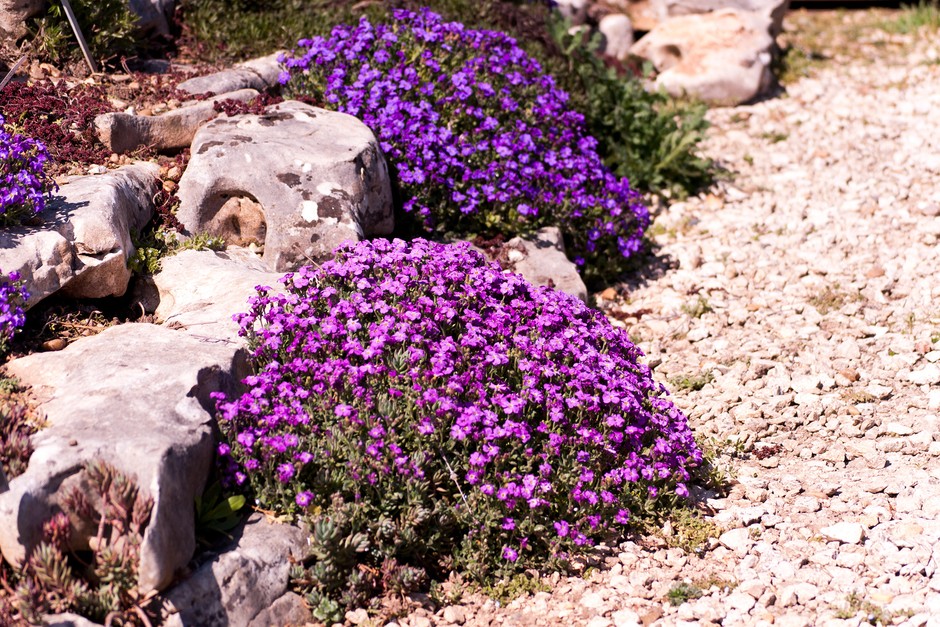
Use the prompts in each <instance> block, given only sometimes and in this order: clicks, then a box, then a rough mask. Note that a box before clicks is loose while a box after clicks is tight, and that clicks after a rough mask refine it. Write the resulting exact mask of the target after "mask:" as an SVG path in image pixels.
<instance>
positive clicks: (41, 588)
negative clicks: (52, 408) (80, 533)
mask: <svg viewBox="0 0 940 627" xmlns="http://www.w3.org/2000/svg"><path fill="white" fill-rule="evenodd" d="M62 506H63V508H64V510H65V511H64V512H59V513H57V514H56V515H54V516H53V517H52V518H51V519H50V520H49V521H47V522H46V524H45V525H43V542H42V543H41V544H40V545H39V546H38V547H36V548H35V550H33V551H32V552H31V553H30V554H29V555H28V556H27V558H26V560H25V561H24V562H23V564H22V565H21V566H20V567H19V568H18V569H17V570H16V571H15V572H13V571H12V570H11V569H9V568H8V567H4V572H3V573H2V579H0V618H2V619H4V620H5V621H9V622H6V623H4V624H22V623H24V622H26V623H28V624H34V625H38V624H41V622H42V621H41V617H42V615H43V614H49V613H61V612H75V613H78V614H80V615H82V616H84V617H86V618H89V619H91V620H93V621H97V622H106V623H107V624H109V625H150V624H152V622H151V618H152V616H151V617H148V607H147V606H148V604H149V601H150V597H148V596H144V595H141V594H140V592H139V590H138V588H137V568H138V563H139V557H140V543H141V541H142V539H143V533H144V529H145V528H146V526H147V523H148V522H149V520H150V510H151V508H152V506H153V502H152V500H151V499H150V498H148V497H145V496H143V495H142V494H140V492H139V490H138V488H137V486H136V485H135V484H134V482H133V481H132V480H131V479H130V478H128V477H126V476H124V475H123V474H121V473H120V472H118V471H117V470H115V469H114V468H113V467H111V466H109V465H108V464H106V463H104V462H100V461H99V462H91V463H89V464H87V465H86V466H85V468H84V469H83V472H82V484H81V485H80V486H75V487H73V488H72V490H71V491H70V492H69V493H68V495H67V496H66V498H65V499H64V500H63V503H62ZM76 523H77V524H76ZM76 526H79V527H84V528H91V529H96V530H97V534H96V535H95V536H94V537H92V538H90V539H89V541H88V545H89V552H90V555H79V554H78V553H76V552H74V551H73V550H72V549H71V543H70V538H71V535H72V532H73V529H74V528H75V527H76Z"/></svg>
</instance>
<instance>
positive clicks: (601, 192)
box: [282, 10, 649, 278]
mask: <svg viewBox="0 0 940 627" xmlns="http://www.w3.org/2000/svg"><path fill="white" fill-rule="evenodd" d="M284 63H285V65H286V68H287V69H286V70H285V72H283V73H282V82H283V83H285V85H286V89H287V91H288V93H290V94H318V93H322V94H323V96H322V97H323V99H324V100H326V102H327V104H328V105H329V106H332V107H334V108H336V109H338V110H339V111H342V112H344V113H348V114H351V115H354V116H356V117H359V118H360V119H362V120H363V122H365V124H366V125H368V126H369V127H370V128H372V130H373V131H374V132H375V133H376V135H377V137H378V139H379V142H380V144H381V146H382V149H383V151H385V153H386V155H387V157H388V158H389V160H390V162H391V164H392V165H393V166H394V169H395V170H396V172H397V182H398V184H399V187H400V191H401V194H402V196H403V201H404V202H403V209H404V211H405V212H406V213H413V214H415V215H416V216H417V217H418V219H419V220H420V221H421V223H422V225H423V226H424V227H425V228H427V229H433V230H435V231H437V232H440V233H460V234H482V235H492V234H494V233H500V232H501V233H520V232H523V233H524V232H530V231H533V230H535V229H537V228H539V227H541V226H546V225H554V224H558V225H560V226H561V228H562V231H563V233H564V234H565V239H566V244H567V245H568V250H569V254H571V255H572V257H573V259H574V261H575V262H576V263H577V264H578V265H579V266H581V267H582V269H583V271H584V272H585V274H586V275H587V276H589V277H594V278H598V277H600V278H603V277H612V276H614V275H616V274H617V273H618V272H619V271H621V270H622V269H623V268H624V263H625V260H626V259H627V258H629V257H630V255H632V254H633V253H635V252H637V251H638V250H640V248H641V239H642V234H643V231H644V229H645V228H646V226H647V225H648V224H649V214H648V211H647V209H646V207H645V206H644V205H643V203H642V202H641V201H640V198H639V195H638V194H637V193H636V192H635V191H634V190H633V189H632V188H631V187H630V183H629V181H628V180H626V179H624V178H619V177H616V176H614V175H613V174H612V173H611V172H610V171H609V170H607V168H606V167H605V166H604V164H603V162H602V160H601V158H600V156H599V155H598V153H597V151H596V146H597V142H596V140H594V139H593V138H592V137H590V136H589V135H587V133H586V131H585V128H584V118H583V116H582V115H581V114H579V113H577V112H576V111H574V110H572V109H571V108H570V107H568V106H567V99H568V96H567V94H565V93H564V92H563V91H561V90H560V89H558V88H557V87H556V85H555V82H554V79H552V78H551V77H550V76H548V75H546V74H545V73H543V72H542V70H541V67H540V66H539V64H538V63H537V62H536V61H535V60H533V59H532V58H531V57H529V56H528V55H527V54H526V53H525V52H524V51H523V50H522V49H521V48H519V46H518V45H517V44H516V42H515V41H514V40H513V39H511V38H509V37H508V36H506V35H504V34H501V33H497V32H495V31H485V30H473V29H467V28H465V27H464V26H463V25H461V24H459V23H456V22H445V21H443V20H442V19H441V18H440V16H438V15H436V14H434V13H432V12H430V11H427V10H424V11H421V12H419V13H412V12H408V11H396V12H395V21H394V22H393V23H392V24H390V25H382V24H380V25H377V26H376V25H373V24H372V23H370V22H369V21H368V20H366V19H365V18H363V19H362V20H361V21H360V22H359V24H358V25H357V26H355V27H345V26H339V27H336V28H335V29H334V30H333V31H332V33H331V35H330V36H329V37H327V38H323V37H315V38H313V39H307V40H301V41H300V47H299V48H298V49H297V50H296V51H295V52H294V53H293V54H292V55H290V56H287V57H286V58H285V59H284Z"/></svg>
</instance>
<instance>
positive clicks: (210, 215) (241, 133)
mask: <svg viewBox="0 0 940 627" xmlns="http://www.w3.org/2000/svg"><path fill="white" fill-rule="evenodd" d="M178 196H179V198H180V209H179V212H178V217H179V220H180V222H182V223H183V225H184V227H185V228H186V230H187V231H188V232H189V233H190V234H196V233H201V232H208V233H211V234H213V235H218V236H222V237H224V238H225V240H226V242H228V243H238V244H241V245H249V244H252V243H253V244H255V245H263V246H264V255H263V259H264V261H265V264H266V265H267V267H268V268H269V269H270V270H273V271H277V272H282V271H285V270H292V269H296V268H297V267H299V266H301V265H304V264H307V263H310V262H316V261H321V260H323V259H326V258H328V257H330V256H331V254H332V252H333V250H334V249H336V247H337V246H339V245H340V244H342V243H344V242H349V241H353V242H355V241H359V240H360V239H362V238H364V237H370V236H375V235H386V234H388V233H390V232H391V230H392V227H393V214H392V195H391V185H390V182H389V177H388V170H387V167H386V165H385V159H384V157H383V156H382V152H381V150H380V149H379V146H378V142H377V141H376V139H375V136H374V135H373V134H372V131H370V130H369V129H368V127H366V126H365V125H364V124H363V123H362V122H360V121H359V120H357V119H356V118H354V117H352V116H349V115H345V114H342V113H336V112H332V111H326V110H324V109H318V108H316V107H311V106H309V105H306V104H303V103H300V102H295V101H288V102H284V103H281V104H278V105H274V106H271V107H268V108H267V109H266V112H265V113H264V114H263V115H251V114H249V115H240V116H234V117H231V118H217V119H215V120H213V121H212V122H209V123H208V124H206V125H205V126H203V127H202V128H201V129H199V131H198V132H197V133H196V137H195V139H194V140H193V145H192V157H191V159H190V162H189V166H188V167H187V168H186V172H185V173H184V174H183V177H182V178H181V179H180V185H179V191H178Z"/></svg>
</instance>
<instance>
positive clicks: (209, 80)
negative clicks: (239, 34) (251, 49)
mask: <svg viewBox="0 0 940 627" xmlns="http://www.w3.org/2000/svg"><path fill="white" fill-rule="evenodd" d="M281 54H283V52H275V53H274V54H269V55H268V56H266V57H259V58H257V59H252V60H251V61H246V62H244V63H240V64H239V65H236V66H235V67H232V68H229V69H226V70H222V71H221V72H215V73H214V74H207V75H205V76H197V77H195V78H190V79H189V80H185V81H183V82H182V83H180V84H179V85H177V86H176V88H177V89H179V90H180V91H185V92H186V93H189V94H224V93H227V92H231V91H237V90H239V89H257V90H258V91H264V90H266V89H270V88H272V87H276V86H278V85H279V83H278V77H279V75H280V73H281V69H282V68H281V64H280V63H279V62H278V60H277V59H278V56H280V55H281Z"/></svg>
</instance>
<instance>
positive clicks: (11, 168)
mask: <svg viewBox="0 0 940 627" xmlns="http://www.w3.org/2000/svg"><path fill="white" fill-rule="evenodd" d="M5 110H6V109H5V108H4V111H5ZM48 161H49V153H48V151H47V150H46V146H45V144H44V143H43V142H41V141H38V140H36V139H34V138H33V137H28V136H26V135H21V134H19V133H17V132H16V131H15V130H13V129H12V128H11V126H10V125H9V124H8V123H7V119H6V117H5V116H4V115H2V114H0V226H3V225H10V224H17V223H20V222H22V221H23V220H24V219H27V218H29V217H31V216H34V215H35V214H37V213H40V212H41V211H42V210H43V209H44V208H45V206H46V196H47V195H48V193H49V192H50V191H51V189H52V187H53V183H52V181H51V180H50V179H49V176H48V173H47V172H46V163H47V162H48Z"/></svg>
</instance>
